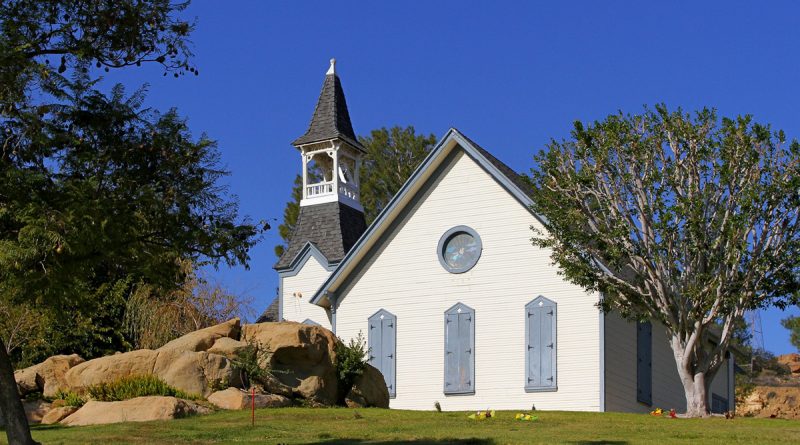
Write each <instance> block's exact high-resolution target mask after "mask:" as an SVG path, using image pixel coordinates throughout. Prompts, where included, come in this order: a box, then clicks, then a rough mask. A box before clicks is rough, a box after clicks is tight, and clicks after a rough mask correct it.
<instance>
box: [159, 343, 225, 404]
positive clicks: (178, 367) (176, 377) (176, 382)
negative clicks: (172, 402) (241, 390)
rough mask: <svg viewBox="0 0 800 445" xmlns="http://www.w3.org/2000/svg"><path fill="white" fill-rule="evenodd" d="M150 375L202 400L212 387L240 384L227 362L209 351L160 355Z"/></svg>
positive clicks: (163, 353)
mask: <svg viewBox="0 0 800 445" xmlns="http://www.w3.org/2000/svg"><path fill="white" fill-rule="evenodd" d="M153 374H155V375H157V376H158V377H160V378H161V379H162V380H164V382H166V383H167V384H168V385H171V386H173V387H175V388H177V389H180V390H181V391H184V392H187V393H189V394H199V395H202V396H203V397H206V396H208V395H209V394H211V392H212V389H213V388H219V387H220V386H222V387H225V386H228V385H233V386H237V385H239V373H238V372H234V368H233V365H232V364H231V362H230V360H228V359H227V358H226V357H224V356H222V355H218V354H211V353H209V352H189V351H183V352H179V351H167V352H160V353H159V354H158V356H157V357H156V361H155V365H154V367H153Z"/></svg>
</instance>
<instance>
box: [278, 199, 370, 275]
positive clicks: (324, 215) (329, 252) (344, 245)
mask: <svg viewBox="0 0 800 445" xmlns="http://www.w3.org/2000/svg"><path fill="white" fill-rule="evenodd" d="M366 229H367V222H366V219H365V218H364V212H362V211H360V210H356V209H354V208H352V207H350V206H348V205H347V204H343V203H341V202H327V203H324V204H314V205H310V206H303V207H300V214H299V215H298V216H297V224H296V225H295V227H294V231H292V238H291V239H290V240H289V246H288V247H287V248H286V250H285V251H284V252H283V255H281V257H280V259H278V262H277V263H276V264H275V266H274V268H275V269H277V270H281V269H286V268H288V267H290V266H291V265H292V262H293V261H294V259H295V257H297V254H299V253H300V251H301V250H303V247H305V245H306V243H308V242H310V243H312V244H314V247H316V248H317V249H318V250H319V251H320V253H321V254H323V255H325V258H327V260H328V262H330V263H332V264H335V263H338V262H339V261H341V260H342V258H344V256H345V255H346V254H347V252H348V251H349V250H350V248H351V247H353V244H355V243H356V241H358V238H359V237H360V236H361V234H362V233H364V231H365V230H366Z"/></svg>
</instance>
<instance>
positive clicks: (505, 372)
mask: <svg viewBox="0 0 800 445" xmlns="http://www.w3.org/2000/svg"><path fill="white" fill-rule="evenodd" d="M411 203H412V204H413V210H412V211H410V212H409V213H407V214H406V216H405V217H404V220H403V222H402V223H401V224H400V225H399V226H398V227H397V229H396V230H395V231H394V232H393V233H392V234H390V235H389V236H388V237H387V241H386V243H385V244H384V247H383V248H382V250H380V251H378V252H377V254H375V255H373V256H371V257H370V258H369V261H368V262H369V264H367V265H365V266H364V267H363V268H362V269H361V270H360V271H359V272H358V273H357V278H355V279H354V280H353V284H352V286H350V287H349V289H348V288H347V286H345V287H344V288H343V292H342V294H340V295H339V297H338V298H339V300H340V305H339V307H338V310H337V315H336V333H337V335H339V336H340V337H342V338H343V339H344V340H345V341H347V340H348V339H350V338H352V337H355V336H356V334H357V333H358V332H362V333H363V334H364V335H365V336H366V335H367V331H368V329H367V320H368V318H369V317H370V316H371V315H372V314H374V313H375V312H377V311H378V310H380V309H386V310H387V311H389V312H391V313H392V314H394V315H396V316H397V375H396V391H397V395H396V397H395V398H393V399H392V400H391V407H392V408H402V409H423V410H428V409H433V407H434V403H435V402H437V401H438V402H439V403H440V404H441V406H442V408H443V409H444V410H473V409H485V408H492V409H520V410H521V409H530V408H531V405H534V404H535V406H536V408H537V409H549V410H579V411H597V410H599V409H600V402H599V401H600V369H599V348H600V344H599V340H600V332H599V330H600V327H599V326H600V322H599V316H600V315H599V311H598V309H597V308H596V306H595V303H596V302H597V297H596V296H595V295H593V294H588V293H587V292H585V291H584V290H583V289H581V288H579V287H577V286H575V285H572V284H569V283H567V282H566V281H564V280H563V279H562V278H561V277H560V276H559V275H558V274H557V269H556V268H555V267H554V266H553V265H551V264H550V263H551V260H550V255H549V252H548V251H545V250H541V249H538V248H534V247H533V246H532V245H531V242H530V239H531V237H532V236H533V232H532V231H531V229H530V227H531V225H536V226H540V225H539V223H538V221H536V219H535V218H534V217H533V215H532V214H531V213H530V212H529V211H528V210H527V209H526V208H525V207H524V206H523V205H522V204H520V203H519V201H517V200H515V199H514V198H513V197H512V196H511V195H510V194H509V193H508V192H507V191H506V190H505V189H503V188H502V187H501V186H500V185H499V184H498V183H497V182H496V181H495V180H494V179H492V177H491V176H489V175H488V174H487V173H486V172H485V171H484V170H482V169H481V167H480V166H479V165H477V164H476V163H475V161H473V160H472V159H471V158H470V157H469V156H467V155H465V154H464V153H463V152H461V154H460V155H458V156H456V157H455V158H454V159H453V161H452V162H451V164H450V167H449V168H448V169H446V170H445V171H444V172H443V174H442V175H440V176H439V179H438V182H437V183H435V184H434V185H433V186H432V187H430V188H428V189H427V190H425V189H423V192H422V193H421V195H420V198H419V199H418V200H412V201H411ZM457 225H466V226H469V227H471V228H473V229H474V230H475V231H477V233H478V234H479V235H480V237H481V240H482V243H483V253H482V255H481V258H480V260H479V261H478V263H477V265H475V267H474V268H473V269H472V270H470V271H468V272H466V273H463V274H451V273H448V272H447V271H445V270H444V269H443V268H442V266H441V265H440V264H439V260H438V257H437V252H436V249H437V244H438V242H439V239H440V237H441V236H442V234H443V233H444V232H445V231H447V230H448V229H450V228H452V227H454V226H457ZM285 292H288V289H287V290H286V291H285ZM540 295H543V296H545V297H547V298H548V299H550V300H552V301H554V302H556V303H557V305H558V319H557V358H556V361H557V385H558V389H557V391H553V392H530V393H529V392H526V391H525V390H524V386H525V379H526V374H525V372H526V369H525V350H526V342H525V318H526V312H525V305H526V304H527V303H528V302H530V301H531V300H533V299H534V298H536V297H538V296H540ZM458 302H461V303H464V304H466V305H467V306H469V307H471V308H473V309H474V310H475V393H474V395H445V394H444V393H443V380H444V313H445V311H446V310H447V309H448V308H450V307H451V306H453V305H454V304H456V303H458Z"/></svg>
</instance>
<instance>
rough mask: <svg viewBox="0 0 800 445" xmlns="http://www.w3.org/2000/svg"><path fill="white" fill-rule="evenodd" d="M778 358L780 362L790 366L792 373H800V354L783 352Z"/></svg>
mask: <svg viewBox="0 0 800 445" xmlns="http://www.w3.org/2000/svg"><path fill="white" fill-rule="evenodd" d="M777 359H778V363H780V364H783V365H786V366H788V367H789V370H790V371H791V372H792V374H800V354H797V353H793V354H783V355H779V356H778V357H777Z"/></svg>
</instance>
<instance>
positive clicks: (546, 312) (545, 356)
mask: <svg viewBox="0 0 800 445" xmlns="http://www.w3.org/2000/svg"><path fill="white" fill-rule="evenodd" d="M537 310H538V311H540V314H541V323H542V324H541V329H540V332H539V334H540V335H541V342H540V343H539V345H540V346H539V347H540V349H541V353H542V380H541V386H543V387H553V386H555V383H556V375H555V371H556V369H555V353H556V338H555V337H556V336H555V329H554V328H555V325H556V324H555V315H556V308H555V306H548V305H545V306H543V307H540V308H537Z"/></svg>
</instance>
